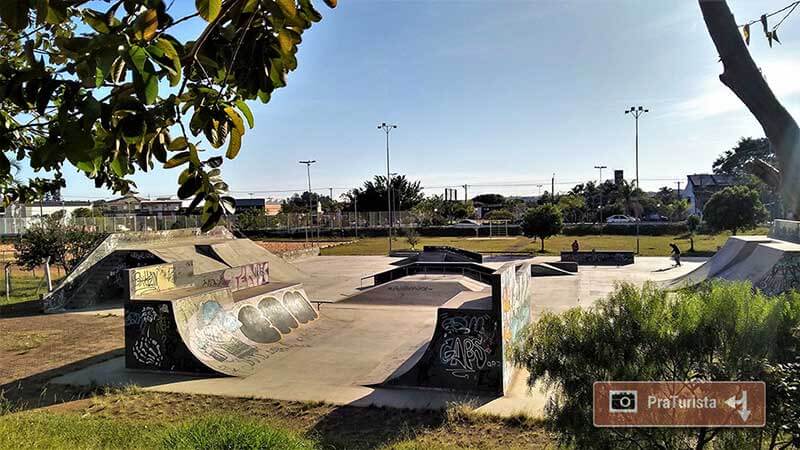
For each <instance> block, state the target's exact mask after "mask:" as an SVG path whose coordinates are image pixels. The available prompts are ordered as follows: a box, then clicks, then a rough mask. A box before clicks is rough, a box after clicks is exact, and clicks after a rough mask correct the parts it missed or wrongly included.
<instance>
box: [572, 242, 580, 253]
mask: <svg viewBox="0 0 800 450" xmlns="http://www.w3.org/2000/svg"><path fill="white" fill-rule="evenodd" d="M580 249H581V246H580V244H578V240H577V239H575V240H574V241H572V253H578V250H580Z"/></svg>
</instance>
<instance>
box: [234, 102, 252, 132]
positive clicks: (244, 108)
mask: <svg viewBox="0 0 800 450" xmlns="http://www.w3.org/2000/svg"><path fill="white" fill-rule="evenodd" d="M236 107H237V108H239V111H241V112H242V114H244V118H245V119H247V125H248V126H249V127H250V128H251V129H252V128H253V126H255V120H254V119H253V112H252V111H250V107H249V106H247V103H245V101H244V100H237V101H236Z"/></svg>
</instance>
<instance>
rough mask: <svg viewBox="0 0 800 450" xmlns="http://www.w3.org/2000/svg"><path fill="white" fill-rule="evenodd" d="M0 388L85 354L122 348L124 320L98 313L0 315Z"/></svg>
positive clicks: (76, 359) (78, 358)
mask: <svg viewBox="0 0 800 450" xmlns="http://www.w3.org/2000/svg"><path fill="white" fill-rule="evenodd" d="M0 341H2V342H3V344H2V346H1V347H0V389H3V388H4V387H5V386H6V385H13V384H15V381H19V380H23V379H26V378H30V377H33V376H35V375H37V374H42V373H44V372H48V371H52V370H54V369H58V368H60V367H64V366H68V365H70V364H75V363H77V362H79V361H82V360H86V359H87V358H91V357H95V356H98V355H102V354H105V353H108V352H111V351H115V350H119V349H122V348H123V346H124V338H123V320H122V317H120V316H113V315H97V314H75V313H69V314H50V315H36V316H26V317H14V318H5V319H0Z"/></svg>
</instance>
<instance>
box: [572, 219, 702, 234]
mask: <svg viewBox="0 0 800 450" xmlns="http://www.w3.org/2000/svg"><path fill="white" fill-rule="evenodd" d="M688 232H689V230H688V229H687V228H686V224H685V223H683V222H681V223H647V224H640V225H639V234H640V235H642V236H663V235H676V234H684V233H688ZM563 234H564V235H566V236H586V235H590V234H613V235H622V236H635V235H636V225H635V224H630V225H628V224H613V223H607V224H565V225H564V231H563Z"/></svg>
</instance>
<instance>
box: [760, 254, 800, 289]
mask: <svg viewBox="0 0 800 450" xmlns="http://www.w3.org/2000/svg"><path fill="white" fill-rule="evenodd" d="M756 287H758V288H759V289H761V290H762V291H763V292H764V293H766V294H767V295H780V294H782V293H784V292H788V291H791V290H800V255H791V256H786V257H784V258H783V259H781V260H780V261H779V262H778V263H777V264H775V265H774V266H772V269H770V271H769V274H767V276H765V277H764V278H762V279H761V281H759V282H758V284H757V285H756Z"/></svg>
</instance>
